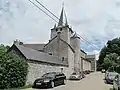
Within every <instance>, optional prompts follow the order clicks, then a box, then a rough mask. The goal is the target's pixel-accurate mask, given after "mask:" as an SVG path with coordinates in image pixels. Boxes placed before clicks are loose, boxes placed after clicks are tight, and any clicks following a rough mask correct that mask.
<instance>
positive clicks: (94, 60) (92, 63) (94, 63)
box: [87, 54, 96, 71]
mask: <svg viewBox="0 0 120 90" xmlns="http://www.w3.org/2000/svg"><path fill="white" fill-rule="evenodd" d="M87 59H88V60H90V61H91V70H92V71H96V57H95V54H92V55H87Z"/></svg>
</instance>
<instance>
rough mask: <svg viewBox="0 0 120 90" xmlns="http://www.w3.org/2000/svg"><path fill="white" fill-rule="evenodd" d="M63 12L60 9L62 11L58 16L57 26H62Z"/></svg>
mask: <svg viewBox="0 0 120 90" xmlns="http://www.w3.org/2000/svg"><path fill="white" fill-rule="evenodd" d="M63 10H64V7H63V8H62V11H61V14H60V19H59V22H58V26H63V23H64V22H63Z"/></svg>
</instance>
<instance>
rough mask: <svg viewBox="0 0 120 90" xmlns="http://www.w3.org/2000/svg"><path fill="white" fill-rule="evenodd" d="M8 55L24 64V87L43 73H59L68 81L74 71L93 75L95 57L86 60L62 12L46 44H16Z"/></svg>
mask: <svg viewBox="0 0 120 90" xmlns="http://www.w3.org/2000/svg"><path fill="white" fill-rule="evenodd" d="M9 51H10V52H11V53H13V54H16V55H18V56H20V57H22V58H24V59H25V60H27V62H28V65H29V68H28V71H29V72H28V75H27V82H26V84H32V83H33V82H34V80H35V79H36V78H39V77H41V76H42V75H43V74H44V73H46V72H52V71H57V72H63V73H64V74H65V75H66V76H67V78H69V76H70V74H71V73H73V72H75V71H76V72H80V71H85V70H90V71H91V70H92V71H95V67H96V66H95V65H96V64H95V63H96V60H95V55H91V57H90V55H87V54H86V53H85V52H84V51H83V50H81V48H80V37H79V36H78V35H77V34H76V33H75V32H74V31H73V30H72V28H70V27H69V24H68V22H67V17H66V14H65V12H64V8H62V11H61V14H60V19H59V22H58V23H57V24H55V25H54V27H53V28H52V29H51V37H50V39H49V41H48V43H46V44H42V43H40V44H39V43H38V44H24V43H22V44H21V43H20V42H19V41H16V42H14V43H13V45H12V46H11V48H10V50H9ZM87 57H89V58H87Z"/></svg>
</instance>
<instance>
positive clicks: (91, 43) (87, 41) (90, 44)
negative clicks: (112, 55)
mask: <svg viewBox="0 0 120 90" xmlns="http://www.w3.org/2000/svg"><path fill="white" fill-rule="evenodd" d="M78 35H79V34H78ZM79 36H80V38H81V39H83V40H84V41H86V42H87V43H88V44H90V45H92V46H93V47H94V48H96V49H98V47H96V46H95V45H94V44H92V43H91V42H89V41H88V40H86V39H84V38H83V37H82V36H81V35H79Z"/></svg>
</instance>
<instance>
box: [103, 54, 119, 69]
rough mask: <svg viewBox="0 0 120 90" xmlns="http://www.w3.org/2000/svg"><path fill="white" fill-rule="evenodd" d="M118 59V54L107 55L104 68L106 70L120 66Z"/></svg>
mask: <svg viewBox="0 0 120 90" xmlns="http://www.w3.org/2000/svg"><path fill="white" fill-rule="evenodd" d="M117 58H118V54H116V53H110V54H108V55H106V57H105V58H104V62H103V64H102V66H103V67H104V68H105V69H106V70H107V69H108V68H109V67H111V66H113V67H115V66H117V65H118V64H120V62H119V60H118V59H117Z"/></svg>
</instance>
